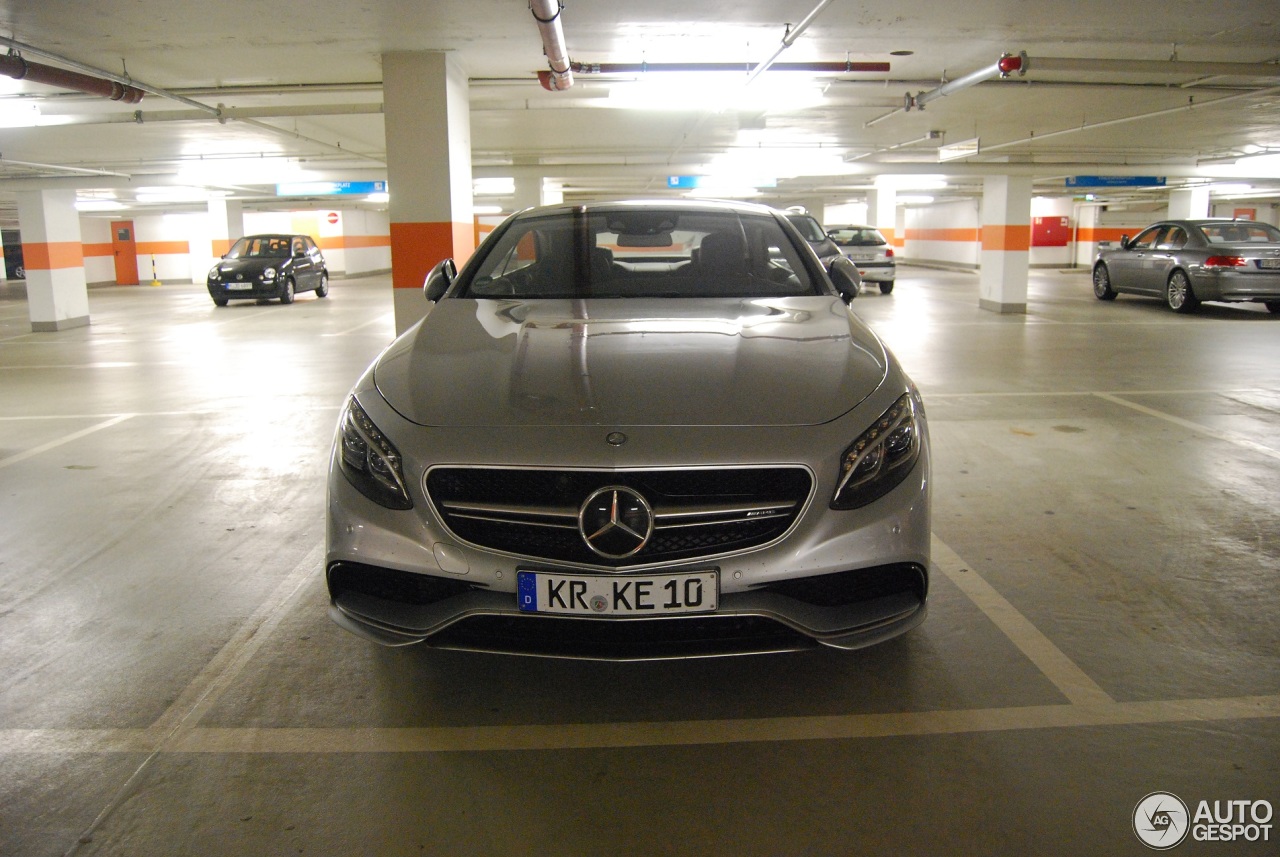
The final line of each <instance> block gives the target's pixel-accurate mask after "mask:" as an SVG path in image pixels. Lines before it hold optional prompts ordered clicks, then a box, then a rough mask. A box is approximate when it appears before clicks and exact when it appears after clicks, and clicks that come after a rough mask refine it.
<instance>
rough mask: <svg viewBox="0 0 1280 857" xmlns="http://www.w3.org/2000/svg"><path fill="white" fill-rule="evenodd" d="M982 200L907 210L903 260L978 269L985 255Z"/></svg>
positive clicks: (969, 200)
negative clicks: (981, 212)
mask: <svg viewBox="0 0 1280 857" xmlns="http://www.w3.org/2000/svg"><path fill="white" fill-rule="evenodd" d="M979 208H980V200H976V199H966V200H960V201H957V202H945V203H939V204H937V205H929V206H923V207H919V208H916V207H910V208H907V209H905V212H906V217H905V218H904V220H905V223H904V231H905V234H906V241H905V244H904V245H903V248H902V260H903V261H907V262H917V263H920V264H935V265H942V266H945V267H957V268H971V269H974V270H977V268H978V264H979V260H980V259H981V255H982V244H981V241H980V236H981V234H982V229H981V220H980V214H979Z"/></svg>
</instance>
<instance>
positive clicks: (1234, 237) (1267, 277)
mask: <svg viewBox="0 0 1280 857" xmlns="http://www.w3.org/2000/svg"><path fill="white" fill-rule="evenodd" d="M1119 293H1131V294H1136V295H1149V296H1152V297H1160V298H1163V299H1164V301H1165V303H1167V304H1168V305H1169V308H1170V309H1172V310H1174V311H1175V312H1183V313H1188V312H1195V311H1196V309H1197V308H1198V307H1199V306H1200V303H1201V301H1228V302H1241V301H1255V302H1260V303H1263V304H1266V307H1267V309H1268V310H1270V311H1271V312H1273V313H1280V230H1277V229H1276V228H1275V227H1274V226H1271V225H1269V224H1266V223H1254V222H1252V221H1247V220H1167V221H1164V222H1161V223H1156V224H1154V225H1152V226H1149V227H1147V228H1146V229H1144V230H1143V231H1142V232H1139V233H1138V236H1137V237H1136V238H1132V239H1130V238H1129V237H1128V236H1125V237H1123V238H1121V239H1120V246H1119V247H1118V248H1114V249H1107V250H1102V251H1101V252H1099V253H1098V258H1097V261H1096V262H1094V265H1093V294H1094V295H1095V296H1096V297H1097V298H1098V299H1099V300H1104V301H1109V300H1114V299H1115V297H1116V295H1117V294H1119Z"/></svg>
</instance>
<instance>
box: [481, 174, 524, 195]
mask: <svg viewBox="0 0 1280 857" xmlns="http://www.w3.org/2000/svg"><path fill="white" fill-rule="evenodd" d="M471 192H472V193H473V194H475V195H476V196H510V195H511V194H513V193H515V192H516V180H515V179H514V178H512V177H511V176H499V177H496V178H480V179H472V181H471Z"/></svg>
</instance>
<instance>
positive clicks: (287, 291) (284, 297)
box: [280, 277, 294, 304]
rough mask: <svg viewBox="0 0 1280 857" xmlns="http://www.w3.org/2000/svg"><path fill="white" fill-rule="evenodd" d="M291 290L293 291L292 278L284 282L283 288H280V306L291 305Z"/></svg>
mask: <svg viewBox="0 0 1280 857" xmlns="http://www.w3.org/2000/svg"><path fill="white" fill-rule="evenodd" d="M293 289H294V285H293V277H290V278H288V279H287V280H285V281H284V286H282V287H281V290H280V303H282V304H291V303H293Z"/></svg>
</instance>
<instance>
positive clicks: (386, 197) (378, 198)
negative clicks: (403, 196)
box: [364, 191, 391, 203]
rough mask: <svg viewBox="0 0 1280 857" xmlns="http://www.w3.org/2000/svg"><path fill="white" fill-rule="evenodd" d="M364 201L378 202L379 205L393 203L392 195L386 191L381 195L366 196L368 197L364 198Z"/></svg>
mask: <svg viewBox="0 0 1280 857" xmlns="http://www.w3.org/2000/svg"><path fill="white" fill-rule="evenodd" d="M364 201H365V202H377V203H382V202H390V201H391V194H389V193H387V192H386V191H383V192H381V193H371V194H369V195H368V196H366V197H365V198H364Z"/></svg>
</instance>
